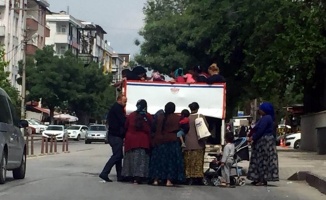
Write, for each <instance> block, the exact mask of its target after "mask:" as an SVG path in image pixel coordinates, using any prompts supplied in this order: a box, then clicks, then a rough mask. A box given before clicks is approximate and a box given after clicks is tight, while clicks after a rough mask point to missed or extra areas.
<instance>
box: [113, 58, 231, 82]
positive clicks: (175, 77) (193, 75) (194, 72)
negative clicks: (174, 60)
mask: <svg viewBox="0 0 326 200" xmlns="http://www.w3.org/2000/svg"><path fill="white" fill-rule="evenodd" d="M168 76H169V78H170V80H169V81H167V82H169V83H188V84H192V83H207V84H214V83H225V82H226V80H225V78H224V77H223V76H222V75H221V74H220V68H219V67H218V66H217V64H216V63H213V64H211V65H210V66H209V67H208V69H207V73H206V72H205V70H203V68H202V67H201V66H196V67H193V68H188V70H186V71H185V70H184V69H183V68H177V67H173V68H172V69H171V72H170V73H169V74H168ZM122 77H123V79H122V81H120V82H118V83H116V84H114V85H115V86H116V87H121V86H122V83H123V81H124V80H134V81H153V82H166V80H165V76H164V75H162V74H161V73H160V72H159V71H157V70H154V71H153V72H152V74H151V76H149V77H148V76H147V70H146V69H145V68H143V67H141V66H137V67H135V68H133V69H132V70H130V69H124V70H122Z"/></svg>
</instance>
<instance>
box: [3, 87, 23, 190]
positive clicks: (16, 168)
mask: <svg viewBox="0 0 326 200" xmlns="http://www.w3.org/2000/svg"><path fill="white" fill-rule="evenodd" d="M26 127H28V122H27V121H26V120H20V119H19V118H18V117H17V115H16V112H15V108H14V106H13V105H12V103H11V100H10V98H9V96H8V95H7V93H6V92H5V91H4V90H3V89H2V88H0V184H4V183H5V182H6V176H7V170H12V172H13V177H14V178H15V179H24V178H25V172H26V144H25V139H24V136H23V134H22V133H21V131H20V128H26Z"/></svg>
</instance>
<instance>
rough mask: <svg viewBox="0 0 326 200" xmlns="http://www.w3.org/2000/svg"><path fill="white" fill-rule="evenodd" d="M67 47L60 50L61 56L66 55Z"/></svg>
mask: <svg viewBox="0 0 326 200" xmlns="http://www.w3.org/2000/svg"><path fill="white" fill-rule="evenodd" d="M66 51H67V50H66V47H65V46H61V47H60V50H59V54H61V55H63V54H65V53H66Z"/></svg>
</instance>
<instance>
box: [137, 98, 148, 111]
mask: <svg viewBox="0 0 326 200" xmlns="http://www.w3.org/2000/svg"><path fill="white" fill-rule="evenodd" d="M136 106H137V110H136V112H138V113H139V114H142V115H145V114H146V113H147V102H146V100H144V99H140V100H138V101H137V104H136Z"/></svg>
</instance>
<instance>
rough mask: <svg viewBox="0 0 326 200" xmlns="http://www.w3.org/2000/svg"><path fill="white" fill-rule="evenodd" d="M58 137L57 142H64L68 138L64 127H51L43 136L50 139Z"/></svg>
mask: <svg viewBox="0 0 326 200" xmlns="http://www.w3.org/2000/svg"><path fill="white" fill-rule="evenodd" d="M52 135H53V136H56V138H57V141H63V138H64V137H66V136H67V130H65V127H64V126H63V125H49V126H48V127H47V129H46V130H45V131H43V133H42V136H43V137H46V138H50V136H52Z"/></svg>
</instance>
